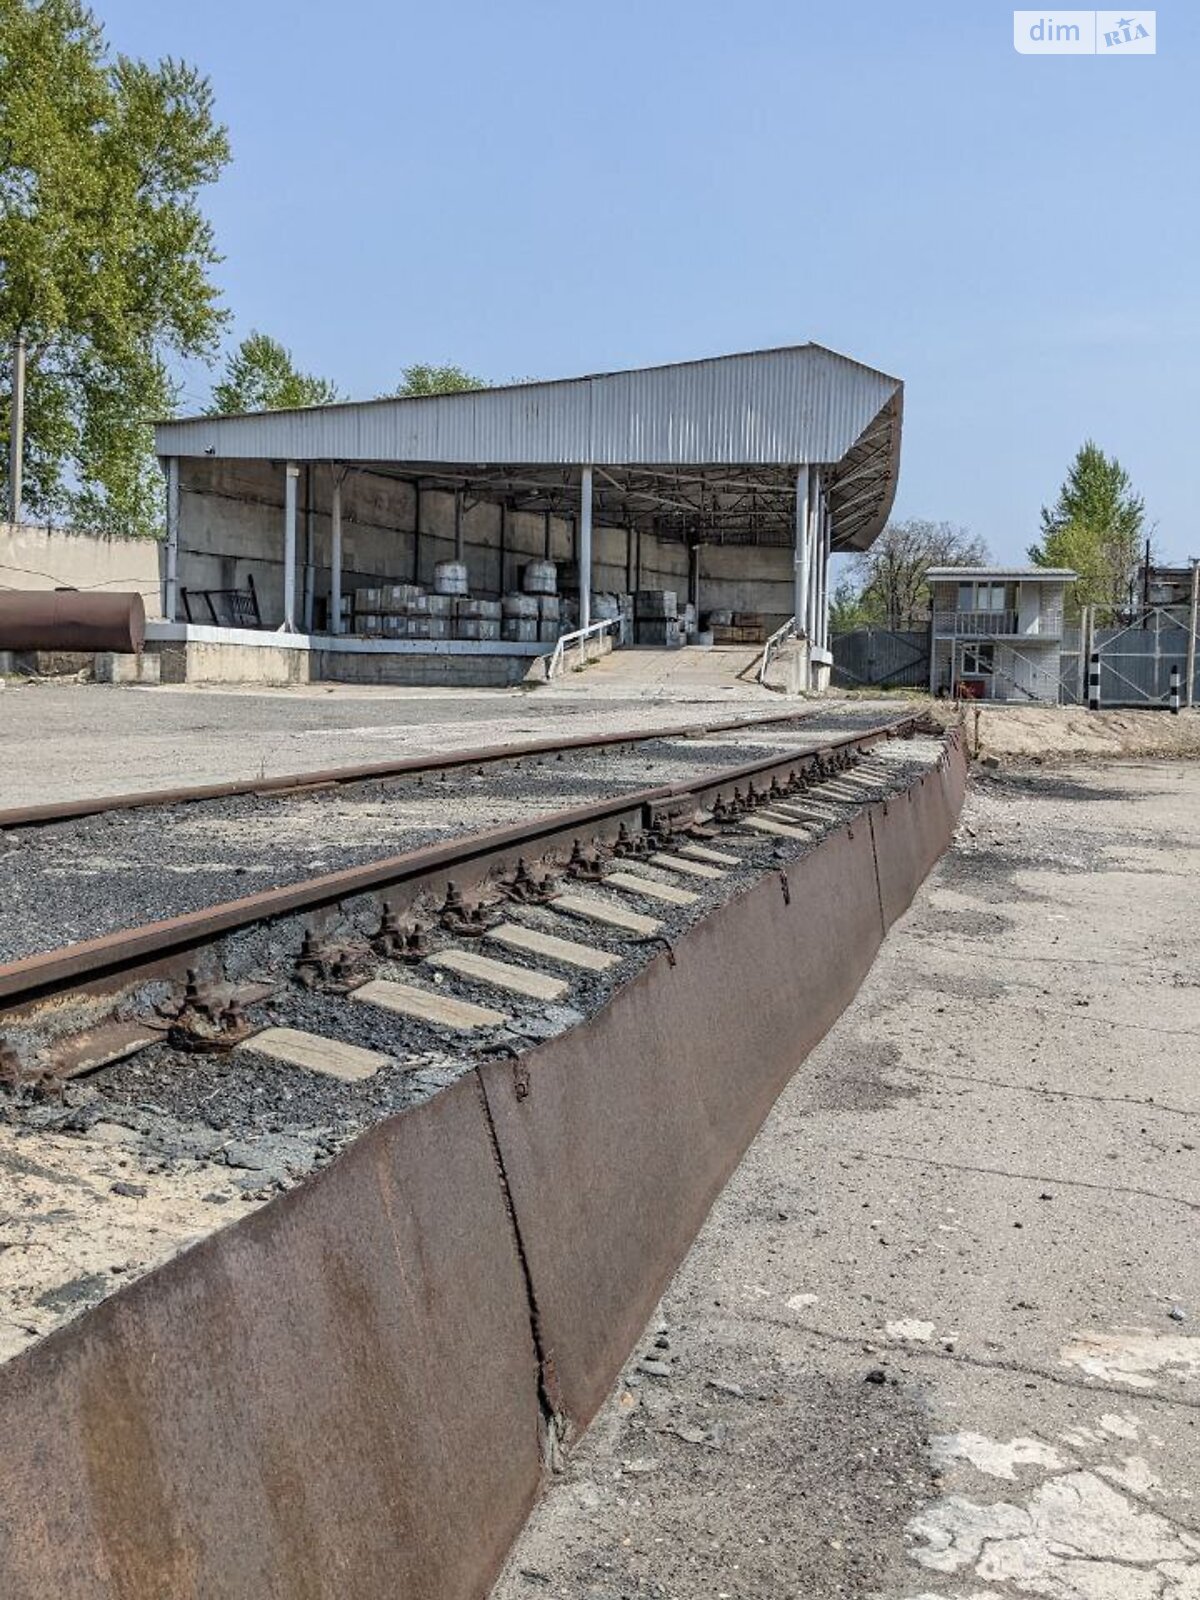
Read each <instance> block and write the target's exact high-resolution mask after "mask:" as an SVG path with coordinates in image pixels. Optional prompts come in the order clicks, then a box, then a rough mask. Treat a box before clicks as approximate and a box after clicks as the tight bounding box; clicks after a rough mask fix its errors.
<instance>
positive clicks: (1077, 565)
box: [1029, 439, 1146, 610]
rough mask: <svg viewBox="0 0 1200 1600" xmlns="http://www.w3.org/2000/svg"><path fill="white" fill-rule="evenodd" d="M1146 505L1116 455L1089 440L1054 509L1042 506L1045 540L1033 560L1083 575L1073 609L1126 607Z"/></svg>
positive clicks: (1032, 549) (1033, 548)
mask: <svg viewBox="0 0 1200 1600" xmlns="http://www.w3.org/2000/svg"><path fill="white" fill-rule="evenodd" d="M1145 525H1146V507H1145V502H1144V501H1143V499H1142V497H1141V496H1140V495H1138V494H1135V493H1134V490H1133V485H1132V484H1131V483H1130V480H1129V474H1128V473H1127V472H1126V471H1125V469H1124V468H1123V467H1122V466H1121V463H1120V462H1119V461H1118V460H1117V458H1116V457H1115V456H1106V455H1105V454H1104V451H1103V450H1101V448H1100V447H1099V445H1097V444H1095V443H1093V441H1092V440H1091V439H1088V440H1087V441H1086V442H1085V443H1084V444H1083V445H1082V446H1081V447H1080V450H1079V452H1078V454H1077V455H1076V457H1075V460H1074V461H1073V462H1072V463H1071V469H1070V471H1069V472H1068V473H1067V478H1066V482H1065V483H1064V484H1063V486H1062V488H1061V489H1060V490H1059V491H1058V499H1057V500H1056V501H1055V502H1054V504H1053V505H1052V506H1043V507H1042V538H1041V542H1040V543H1039V544H1035V545H1032V546H1031V547H1030V551H1029V558H1030V560H1031V561H1033V562H1035V563H1036V564H1037V565H1038V566H1039V567H1069V568H1071V570H1072V571H1074V572H1077V573H1078V574H1079V581H1078V583H1076V584H1074V585H1073V591H1074V592H1073V593H1072V594H1071V596H1070V599H1071V603H1072V605H1073V606H1075V607H1078V606H1083V605H1098V606H1111V607H1114V608H1116V609H1118V610H1119V609H1120V608H1122V607H1123V606H1125V605H1126V604H1128V601H1129V596H1130V591H1131V587H1132V584H1133V581H1134V578H1135V575H1136V572H1137V567H1138V562H1139V560H1140V558H1141V552H1142V540H1143V538H1144V536H1145Z"/></svg>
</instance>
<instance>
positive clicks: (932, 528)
mask: <svg viewBox="0 0 1200 1600" xmlns="http://www.w3.org/2000/svg"><path fill="white" fill-rule="evenodd" d="M986 560H987V546H986V545H985V544H984V542H983V540H982V539H978V538H976V537H975V536H974V535H973V534H971V533H969V532H968V531H967V529H966V528H959V527H956V526H955V525H954V524H953V523H951V522H930V521H927V520H926V519H924V518H921V517H913V518H910V519H909V520H908V521H907V522H889V523H888V525H887V527H886V528H884V530H883V532H882V533H881V534H880V535H879V537H878V539H876V541H875V543H874V544H873V545H872V546H871V548H870V549H869V550H868V551H866V552H865V553H864V554H863V555H861V556H858V557H857V558H856V569H857V570H856V578H857V581H858V594H859V601H860V605H861V607H862V611H863V613H864V621H866V622H871V623H876V624H878V625H880V626H882V627H886V628H908V627H911V626H912V625H913V624H917V625H920V624H922V623H924V622H925V621H926V620H927V619H928V616H929V586H928V584H927V582H926V574H927V573H928V572H929V569H930V567H949V566H978V565H979V563H980V562H983V561H986Z"/></svg>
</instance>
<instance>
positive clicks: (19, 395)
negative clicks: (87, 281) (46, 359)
mask: <svg viewBox="0 0 1200 1600" xmlns="http://www.w3.org/2000/svg"><path fill="white" fill-rule="evenodd" d="M24 471H25V335H24V334H23V333H18V334H17V335H16V337H15V338H14V339H13V344H12V411H11V414H10V420H9V430H8V520H9V521H10V522H12V523H17V522H20V520H21V502H22V500H23V498H24V483H23V475H24Z"/></svg>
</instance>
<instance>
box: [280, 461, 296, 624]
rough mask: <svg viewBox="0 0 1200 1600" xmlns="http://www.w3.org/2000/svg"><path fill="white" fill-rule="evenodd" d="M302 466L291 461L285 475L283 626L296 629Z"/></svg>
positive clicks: (285, 469)
mask: <svg viewBox="0 0 1200 1600" xmlns="http://www.w3.org/2000/svg"><path fill="white" fill-rule="evenodd" d="M299 478H300V468H299V467H298V466H297V465H296V463H295V462H294V461H289V462H288V463H287V465H286V467H285V468H284V477H283V627H284V632H285V633H295V631H296V486H297V483H298V482H299Z"/></svg>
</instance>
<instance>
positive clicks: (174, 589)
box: [163, 456, 179, 622]
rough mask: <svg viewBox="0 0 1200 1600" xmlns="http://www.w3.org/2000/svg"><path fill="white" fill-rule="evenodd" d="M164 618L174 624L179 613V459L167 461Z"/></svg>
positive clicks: (171, 458)
mask: <svg viewBox="0 0 1200 1600" xmlns="http://www.w3.org/2000/svg"><path fill="white" fill-rule="evenodd" d="M164 557H165V562H166V571H165V573H164V578H165V583H164V585H163V616H164V617H166V619H167V621H168V622H174V621H175V620H176V617H177V616H178V613H179V457H178V456H171V457H170V458H169V459H168V461H167V540H166V550H165V551H164Z"/></svg>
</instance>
